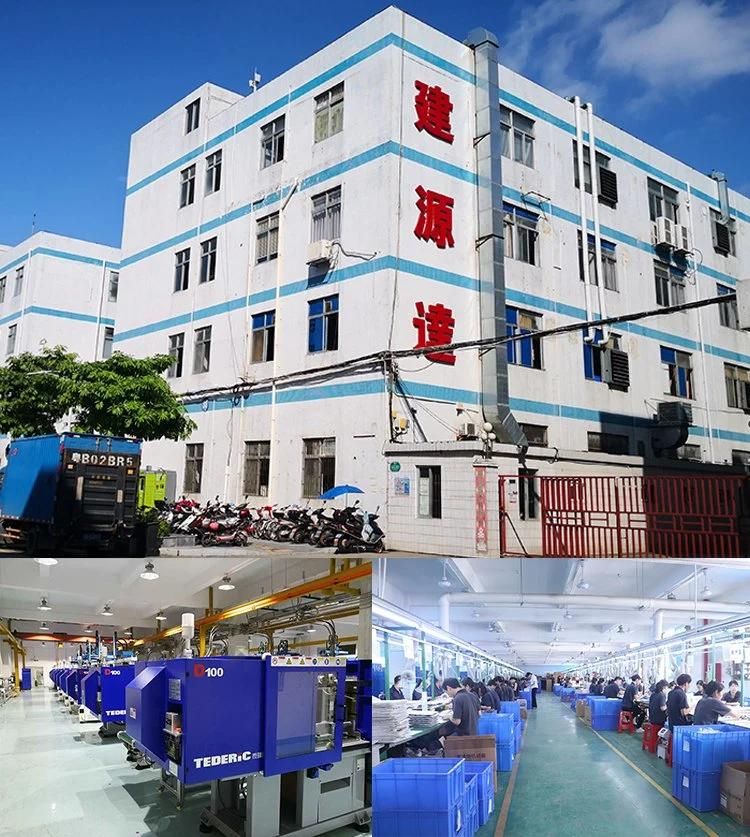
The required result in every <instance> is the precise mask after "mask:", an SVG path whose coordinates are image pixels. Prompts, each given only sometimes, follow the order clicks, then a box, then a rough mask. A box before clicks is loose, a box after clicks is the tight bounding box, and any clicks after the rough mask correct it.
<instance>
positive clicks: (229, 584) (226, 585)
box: [219, 575, 234, 590]
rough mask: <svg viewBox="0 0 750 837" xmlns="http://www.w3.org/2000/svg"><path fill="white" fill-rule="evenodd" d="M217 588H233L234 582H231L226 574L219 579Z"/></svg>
mask: <svg viewBox="0 0 750 837" xmlns="http://www.w3.org/2000/svg"><path fill="white" fill-rule="evenodd" d="M219 590H234V584H232V579H231V578H230V577H229V576H228V575H225V576H224V577H223V578H222V579H221V584H220V585H219Z"/></svg>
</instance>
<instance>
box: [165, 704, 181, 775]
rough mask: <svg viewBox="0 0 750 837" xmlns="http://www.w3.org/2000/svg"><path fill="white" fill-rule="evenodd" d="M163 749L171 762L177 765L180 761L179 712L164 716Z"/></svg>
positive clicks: (168, 713)
mask: <svg viewBox="0 0 750 837" xmlns="http://www.w3.org/2000/svg"><path fill="white" fill-rule="evenodd" d="M164 748H165V750H166V753H167V758H169V759H170V760H171V761H173V762H175V763H177V764H179V763H180V762H181V761H182V716H181V715H180V713H179V712H167V714H166V715H165V716H164Z"/></svg>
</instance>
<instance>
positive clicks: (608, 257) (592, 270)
mask: <svg viewBox="0 0 750 837" xmlns="http://www.w3.org/2000/svg"><path fill="white" fill-rule="evenodd" d="M582 238H583V236H582V235H581V231H580V230H578V274H579V277H580V279H581V282H583V248H582V247H581V240H582ZM601 244H602V269H601V273H602V275H603V276H604V287H605V288H606V289H607V290H608V291H616V290H617V251H616V250H615V245H614V244H610V242H609V241H604V240H602V243H601ZM588 245H589V247H588V250H589V252H588V258H589V284H591V285H598V284H599V273H600V271H598V270H597V269H596V245H595V242H594V236H593V235H589V236H588Z"/></svg>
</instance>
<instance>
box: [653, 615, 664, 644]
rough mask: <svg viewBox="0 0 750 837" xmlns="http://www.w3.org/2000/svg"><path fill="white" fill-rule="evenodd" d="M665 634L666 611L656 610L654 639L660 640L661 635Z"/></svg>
mask: <svg viewBox="0 0 750 837" xmlns="http://www.w3.org/2000/svg"><path fill="white" fill-rule="evenodd" d="M663 633H664V611H663V610H656V611H654V639H656V640H658V639H661V635H662V634H663Z"/></svg>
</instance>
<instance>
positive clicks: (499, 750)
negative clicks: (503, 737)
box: [495, 744, 514, 773]
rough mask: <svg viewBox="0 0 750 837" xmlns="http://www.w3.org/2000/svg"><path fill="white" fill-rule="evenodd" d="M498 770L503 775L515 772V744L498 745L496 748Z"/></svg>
mask: <svg viewBox="0 0 750 837" xmlns="http://www.w3.org/2000/svg"><path fill="white" fill-rule="evenodd" d="M495 755H496V757H497V769H498V770H499V771H501V772H502V773H507V772H508V771H509V770H513V758H514V756H513V744H498V745H497V747H495Z"/></svg>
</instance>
